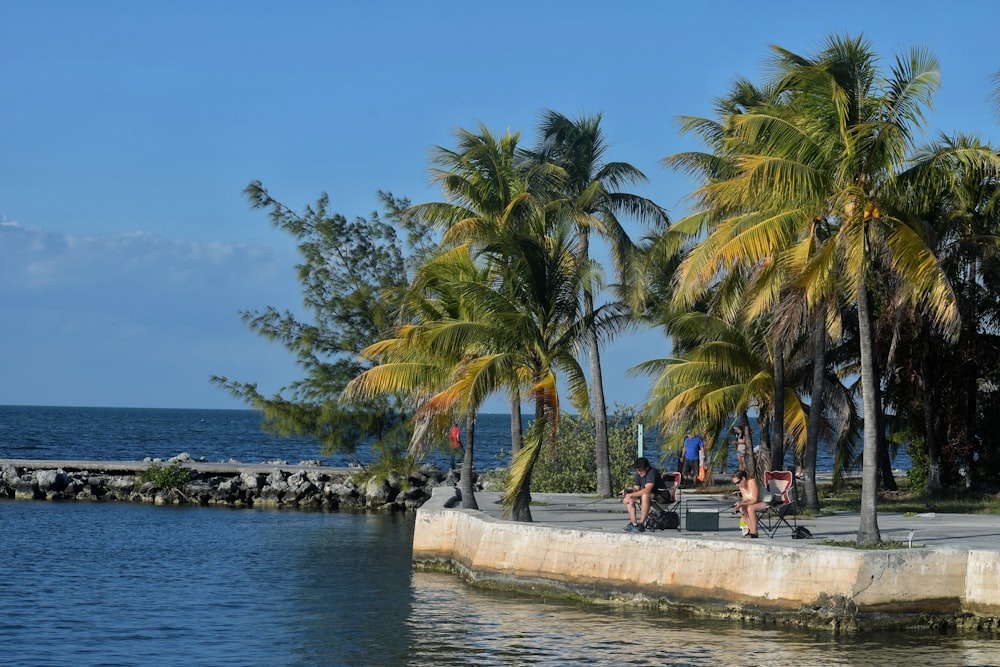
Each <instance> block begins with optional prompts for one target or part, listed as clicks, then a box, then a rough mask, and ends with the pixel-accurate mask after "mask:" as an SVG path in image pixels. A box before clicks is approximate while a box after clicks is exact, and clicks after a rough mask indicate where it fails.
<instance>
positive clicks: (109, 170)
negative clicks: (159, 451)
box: [0, 0, 1000, 411]
mask: <svg viewBox="0 0 1000 667" xmlns="http://www.w3.org/2000/svg"><path fill="white" fill-rule="evenodd" d="M679 4H680V3H667V2H643V1H637V2H628V3H607V2H591V1H588V0H580V1H576V2H572V3H571V2H542V1H541V0H533V1H532V2H522V1H521V0H513V1H509V2H505V3H499V4H496V3H490V4H486V3H470V2H426V3H415V2H392V1H387V2H366V3H362V2H352V3H344V2H307V1H294V0H293V1H289V2H281V3H279V2H255V1H253V0H247V1H242V2H235V1H233V2H229V1H225V0H217V1H214V2H203V1H190V0H181V1H173V2H137V1H132V0H129V1H107V0H92V1H91V2H76V1H73V0H61V1H54V0H3V2H2V4H0V350H2V354H0V404H22V405H93V406H134V407H209V408H235V407H242V405H241V404H240V403H238V402H237V401H235V400H234V399H232V398H231V397H230V396H228V395H227V394H225V393H223V392H222V391H221V390H219V389H217V388H216V387H214V386H213V385H211V384H210V383H209V381H208V377H209V376H210V375H212V374H218V375H224V376H228V377H230V378H233V379H238V380H246V381H254V382H258V383H259V386H260V388H261V390H262V391H264V392H265V393H268V394H269V393H272V392H274V391H276V390H277V389H279V388H280V387H281V386H283V385H285V384H287V383H289V382H290V381H292V380H293V379H295V378H296V377H297V369H296V368H295V366H294V364H293V362H292V360H291V359H290V357H289V356H288V355H287V354H286V353H285V351H284V350H283V348H281V347H280V346H278V345H276V344H272V343H268V342H266V341H264V340H262V339H260V338H258V337H256V336H255V335H254V334H252V333H251V332H249V331H248V330H247V329H246V328H245V327H244V326H243V325H242V324H241V323H240V321H239V317H238V314H237V313H238V311H240V310H242V309H255V308H262V307H264V306H267V305H274V306H276V307H279V308H291V309H297V308H298V305H299V303H300V301H301V298H300V297H301V292H300V290H299V287H298V284H297V282H296V280H295V273H294V265H295V263H296V261H297V258H296V255H295V251H294V245H293V243H292V242H291V240H290V239H289V238H287V237H286V236H285V235H283V234H282V233H281V232H278V231H276V230H274V229H272V228H271V227H270V225H269V223H268V221H267V218H266V216H265V215H264V214H262V213H260V212H255V211H251V210H250V209H249V207H248V205H247V203H246V200H245V199H244V198H243V196H242V190H243V188H244V187H245V186H246V185H247V184H248V183H249V182H250V181H252V180H255V179H259V180H261V181H263V183H264V184H265V186H266V187H267V188H268V189H269V190H270V191H271V193H272V194H273V195H275V196H276V197H277V198H279V199H280V200H282V201H283V202H285V203H286V204H288V205H289V206H291V207H293V208H296V209H301V208H302V207H303V206H305V205H306V204H309V203H312V202H313V201H315V199H316V198H317V197H318V196H319V195H320V193H322V192H324V191H325V192H328V193H329V195H330V199H331V203H332V208H333V209H334V210H336V211H338V212H341V213H343V214H345V215H347V216H348V217H353V216H355V215H367V214H369V213H370V212H371V211H372V210H374V209H375V208H376V207H377V202H376V197H375V193H376V191H377V190H379V189H382V190H389V191H392V192H393V193H394V194H396V195H397V196H405V197H409V198H410V199H411V200H413V201H414V202H421V201H431V200H438V199H439V198H440V197H439V195H438V194H437V193H436V192H434V191H433V190H431V189H430V187H429V184H428V172H427V167H428V162H427V159H428V155H429V154H430V151H431V149H432V148H433V147H434V146H435V145H442V146H449V147H450V146H452V132H453V131H454V129H456V128H459V127H464V128H475V127H476V126H477V124H478V123H480V122H482V123H484V124H485V125H486V126H487V127H489V128H490V129H491V130H493V131H495V132H502V131H504V130H506V129H508V128H510V129H513V130H521V131H522V133H523V136H524V137H525V139H526V140H529V141H530V140H532V139H533V138H534V128H535V125H536V122H537V120H538V118H539V117H540V115H541V113H542V112H543V111H544V110H545V109H555V110H558V111H560V112H562V113H564V114H566V115H569V116H577V115H579V114H581V113H588V114H592V113H598V112H599V113H602V114H603V122H602V127H603V129H604V133H605V136H606V138H607V140H608V142H609V143H610V145H611V146H612V151H611V154H610V158H611V159H615V160H623V161H627V162H631V163H632V164H634V165H636V166H637V167H639V168H640V169H642V170H643V171H644V172H645V173H646V175H647V176H648V177H649V183H647V184H646V185H644V186H643V187H642V188H640V189H639V191H640V192H641V193H642V194H644V195H646V196H649V197H651V198H653V199H655V200H656V201H657V202H659V203H660V204H662V205H663V206H666V207H667V208H668V209H669V210H670V211H671V213H672V214H673V215H674V216H675V217H676V216H679V215H681V214H683V213H684V201H683V198H684V196H685V195H686V193H687V192H689V190H690V188H691V184H690V183H689V182H688V181H687V180H686V178H685V177H684V176H682V175H680V174H676V173H673V172H670V171H667V170H666V169H664V168H663V167H661V166H660V164H659V161H660V159H661V158H663V157H664V156H666V155H669V154H671V153H674V152H677V151H680V150H689V149H694V148H697V147H698V146H697V145H696V144H693V143H691V141H690V140H689V139H688V138H686V137H681V136H679V135H678V132H677V124H676V121H675V118H676V117H677V116H679V115H708V114H710V113H711V105H712V100H713V99H714V98H715V97H717V96H719V95H722V94H723V93H725V91H726V90H727V88H728V87H729V84H730V83H731V82H732V81H733V80H734V79H735V78H736V77H737V76H741V75H742V76H747V77H749V78H751V79H754V80H759V79H760V77H761V76H762V74H763V63H764V60H765V58H766V56H767V52H768V46H769V45H770V44H777V45H780V46H782V47H785V48H788V49H790V50H793V51H797V52H800V53H807V54H808V53H812V52H814V51H815V50H816V49H817V48H818V47H819V45H820V44H821V42H822V41H823V40H824V39H825V38H826V37H827V36H828V35H831V34H850V35H857V34H863V35H864V36H865V37H866V38H868V39H869V40H870V41H871V42H872V44H873V46H874V48H875V49H876V51H877V52H878V53H880V54H881V55H882V56H883V59H884V61H885V64H886V65H887V66H888V65H889V64H890V63H891V59H892V56H893V55H894V54H895V53H901V52H904V51H906V50H908V49H909V48H910V47H911V46H913V45H924V46H926V47H927V48H929V49H930V50H931V51H932V52H934V53H935V54H936V55H937V57H938V58H939V59H940V61H941V69H942V75H943V76H942V79H943V82H942V86H941V89H940V92H939V93H938V96H937V98H936V101H935V112H934V114H933V115H932V116H931V117H930V119H929V120H930V131H931V133H932V134H936V133H938V132H946V133H952V132H955V131H962V132H972V133H977V134H979V135H980V136H981V137H983V138H984V139H986V140H990V141H993V142H994V143H1000V141H998V131H1000V122H998V121H997V119H996V117H995V116H994V114H993V107H992V105H991V103H990V97H989V96H990V90H991V84H990V79H991V76H992V75H993V74H994V73H996V72H997V71H1000V51H998V50H997V49H996V46H995V45H996V34H995V30H996V26H997V25H1000V5H998V4H997V3H995V2H974V3H971V2H970V3H962V4H961V5H959V4H958V3H910V2H897V1H888V2H870V1H868V2H855V1H854V0H848V1H845V2H840V3H837V5H836V8H835V9H834V8H833V7H831V8H830V10H829V11H825V10H823V11H821V10H820V9H818V8H813V6H812V5H809V3H802V2H756V3H736V2H725V1H721V2H716V3H711V4H703V3H685V5H687V6H685V7H683V8H681V7H679V6H677V5H679ZM634 231H635V234H636V235H638V234H639V233H640V231H641V230H639V229H638V228H635V230H634ZM668 349H669V348H668V347H667V345H666V343H665V341H664V340H663V338H662V336H660V335H659V334H658V333H657V332H645V333H640V334H635V335H631V336H624V337H622V338H620V339H619V340H617V341H615V342H613V343H612V344H611V345H610V346H609V347H608V349H607V351H606V353H605V369H606V370H605V380H606V386H607V390H608V397H609V401H610V402H612V403H614V402H619V403H624V404H637V403H640V402H641V401H642V399H643V396H644V395H645V392H646V389H647V387H648V381H647V380H645V379H643V378H633V377H629V376H627V375H626V374H625V370H626V369H627V368H628V367H630V366H632V365H634V364H636V363H638V362H640V361H643V360H645V359H649V358H653V357H657V356H662V355H664V354H666V353H667V352H668ZM490 407H494V408H496V410H497V411H505V407H504V404H503V401H496V402H495V403H494V404H493V405H492V406H487V408H488V409H489V408H490Z"/></svg>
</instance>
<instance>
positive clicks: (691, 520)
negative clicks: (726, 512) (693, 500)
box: [686, 507, 719, 533]
mask: <svg viewBox="0 0 1000 667" xmlns="http://www.w3.org/2000/svg"><path fill="white" fill-rule="evenodd" d="M686 530H689V531H695V532H702V533H704V532H706V531H710V530H715V531H717V530H719V510H717V509H715V508H702V507H688V510H687V526H686Z"/></svg>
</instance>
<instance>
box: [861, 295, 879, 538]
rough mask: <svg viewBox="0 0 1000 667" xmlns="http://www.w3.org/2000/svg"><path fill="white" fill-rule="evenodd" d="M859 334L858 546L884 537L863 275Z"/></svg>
mask: <svg viewBox="0 0 1000 667" xmlns="http://www.w3.org/2000/svg"><path fill="white" fill-rule="evenodd" d="M857 303H858V338H859V343H860V348H861V405H862V415H863V418H864V450H863V455H862V461H863V467H862V474H861V518H860V522H859V524H858V539H857V541H858V546H872V545H875V544H878V543H879V542H881V541H882V536H881V534H880V533H879V529H878V468H879V459H878V424H879V418H878V413H879V408H878V392H877V391H876V386H875V385H876V383H877V382H878V379H877V376H876V374H875V363H874V350H873V348H874V345H873V339H874V332H873V330H872V316H871V305H870V303H869V302H868V291H867V287H866V286H865V283H864V278H863V277H862V279H861V286H860V287H859V288H858V299H857Z"/></svg>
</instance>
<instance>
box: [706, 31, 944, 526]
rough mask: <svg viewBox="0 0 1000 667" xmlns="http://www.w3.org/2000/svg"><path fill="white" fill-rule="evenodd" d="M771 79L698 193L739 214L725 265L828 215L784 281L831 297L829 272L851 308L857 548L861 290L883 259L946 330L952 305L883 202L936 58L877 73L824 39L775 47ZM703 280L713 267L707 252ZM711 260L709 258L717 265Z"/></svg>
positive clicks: (868, 385) (867, 317)
mask: <svg viewBox="0 0 1000 667" xmlns="http://www.w3.org/2000/svg"><path fill="white" fill-rule="evenodd" d="M771 69H772V71H773V72H774V76H773V78H772V80H771V82H770V84H769V85H770V86H771V87H773V89H775V90H779V91H782V104H781V105H780V106H779V107H776V108H768V107H763V108H759V109H753V110H751V111H750V112H749V113H743V114H733V115H730V116H728V117H727V119H726V120H727V122H728V126H727V130H728V131H730V132H731V133H732V135H733V137H735V141H734V143H736V144H737V148H738V149H740V150H738V151H736V152H733V153H730V154H729V164H730V165H731V166H733V167H734V168H735V175H733V176H732V177H727V178H724V179H720V180H719V181H717V182H714V183H710V184H709V185H707V186H706V187H705V189H704V193H703V194H704V199H705V200H706V201H707V202H710V203H713V205H714V206H715V207H716V208H719V209H721V210H723V211H725V212H727V213H728V212H731V211H736V212H741V211H742V212H750V214H749V215H747V214H744V216H743V217H744V222H745V223H746V224H744V225H743V226H740V227H737V229H739V230H740V234H739V235H732V234H731V235H730V236H729V237H727V239H728V240H731V241H733V242H732V243H731V244H730V245H729V246H727V248H726V249H727V250H728V251H730V253H731V254H730V255H729V259H728V263H729V264H732V263H733V262H737V263H749V264H751V265H753V264H756V263H758V262H759V261H761V260H763V259H766V258H768V257H779V258H783V257H795V255H794V254H791V255H789V254H786V253H784V252H783V253H781V255H775V254H774V251H775V249H790V248H794V247H795V246H796V244H798V243H800V242H801V239H803V238H804V237H805V235H806V234H805V232H804V230H806V229H807V228H808V227H809V226H810V225H811V224H812V222H813V221H814V220H816V219H817V218H820V217H823V216H829V217H832V218H833V219H835V221H836V228H835V230H833V233H832V234H831V236H830V238H829V240H827V241H826V242H825V244H824V248H823V249H822V250H821V251H819V252H816V253H814V254H812V255H811V256H810V255H801V254H800V257H803V258H804V259H805V261H802V262H799V263H798V264H795V265H794V266H793V268H794V271H793V275H794V276H795V277H794V280H795V281H796V283H797V284H799V285H801V286H802V288H803V289H804V292H805V298H806V299H807V302H808V303H810V304H819V303H822V302H824V301H826V300H827V299H829V298H830V296H831V294H832V290H831V283H830V281H829V280H828V279H827V278H828V277H829V276H839V277H840V279H841V280H844V281H845V282H844V283H843V287H844V288H846V289H847V290H848V292H849V294H850V295H851V298H852V299H853V300H854V303H855V304H856V307H857V311H858V322H859V347H860V359H861V370H860V378H861V386H862V405H863V414H864V420H865V425H866V428H865V429H864V464H863V465H864V473H863V484H862V512H861V521H860V524H859V529H858V542H859V543H860V544H873V543H877V542H878V541H880V535H879V531H878V523H877V510H876V506H877V495H876V491H877V473H878V433H877V425H878V424H879V415H880V414H881V410H880V406H879V404H878V401H877V396H878V393H877V390H878V386H877V382H878V378H877V375H876V371H875V368H876V364H875V363H874V362H875V360H874V356H873V355H874V347H873V336H874V331H873V327H872V322H873V316H872V312H871V308H872V303H871V300H870V295H869V288H870V287H871V286H872V284H873V281H874V280H876V279H877V278H878V273H877V272H876V268H878V267H881V266H890V267H892V270H893V272H894V275H895V278H896V280H897V281H898V282H900V283H902V284H905V285H907V286H908V287H910V288H912V289H909V291H908V294H909V295H910V297H911V300H910V303H912V304H914V305H916V304H917V303H918V302H919V303H920V304H921V305H922V306H923V307H924V308H925V309H926V312H927V313H928V315H929V317H930V320H931V321H932V322H933V323H934V324H935V325H937V326H939V327H941V328H943V329H949V328H952V327H953V326H954V322H955V316H956V310H955V306H954V298H953V295H952V293H951V290H950V289H949V286H948V282H947V280H946V279H945V276H944V274H943V273H942V272H941V270H940V267H939V266H938V264H937V262H936V260H935V258H934V255H933V253H932V252H931V250H930V249H929V248H928V247H927V244H926V243H925V241H924V239H923V238H922V236H921V234H920V233H919V232H918V230H916V229H914V228H913V226H912V225H911V221H909V220H907V219H903V218H899V217H895V216H891V215H888V214H883V213H882V211H883V210H885V206H884V202H888V201H893V200H896V199H899V198H900V197H901V194H900V191H899V187H898V184H897V182H896V176H897V175H898V173H899V172H900V171H901V170H902V169H903V167H904V165H905V163H906V160H907V157H908V155H909V153H910V151H911V150H912V146H913V135H914V132H915V130H917V129H919V128H920V127H921V126H922V124H923V110H924V108H926V106H927V105H928V104H929V103H930V100H931V97H932V95H933V92H934V90H935V89H936V86H937V83H938V81H939V78H940V75H939V72H938V66H937V62H936V60H935V59H934V58H933V56H931V55H930V54H929V53H927V52H926V51H925V50H923V49H920V48H915V49H913V50H912V51H911V52H910V54H909V55H908V56H907V57H905V58H897V59H896V62H895V65H894V67H893V69H892V73H891V75H889V76H885V75H884V74H883V73H882V71H881V70H880V68H879V67H878V64H877V58H876V55H875V54H874V53H873V51H872V50H871V47H870V45H869V44H868V43H867V42H865V41H864V40H863V39H861V38H839V37H831V38H829V39H828V40H827V42H826V44H825V46H824V48H823V49H822V50H821V51H820V52H819V54H817V55H816V56H814V57H803V56H800V55H797V54H794V53H792V52H789V51H787V50H785V49H781V48H779V47H774V56H773V59H772V62H771ZM719 256H720V255H719V254H718V253H717V252H715V253H707V254H706V255H705V256H703V257H702V258H701V260H700V261H701V263H702V266H703V267H707V269H706V270H705V271H703V272H702V275H701V276H700V277H701V279H702V280H704V279H705V278H707V277H709V276H710V275H711V273H713V272H714V270H715V269H714V268H713V265H712V262H713V261H716V262H717V261H718V260H717V259H716V260H713V258H717V257H719ZM716 266H717V265H716Z"/></svg>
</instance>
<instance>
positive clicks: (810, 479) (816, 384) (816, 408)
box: [802, 318, 826, 510]
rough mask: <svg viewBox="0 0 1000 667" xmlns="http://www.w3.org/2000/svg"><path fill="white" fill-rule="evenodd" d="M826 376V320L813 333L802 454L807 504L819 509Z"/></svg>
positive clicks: (809, 506) (818, 324)
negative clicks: (818, 477)
mask: <svg viewBox="0 0 1000 667" xmlns="http://www.w3.org/2000/svg"><path fill="white" fill-rule="evenodd" d="M825 378H826V322H825V321H823V319H822V318H820V320H819V321H818V322H817V323H816V331H815V333H814V334H813V375H812V392H811V394H810V400H809V423H808V424H807V426H806V451H805V453H804V454H803V456H802V472H803V476H804V477H805V479H804V480H803V481H802V486H803V493H804V495H805V506H806V507H807V508H809V509H813V510H818V509H819V492H818V490H817V489H816V455H817V453H818V450H819V431H820V427H821V426H822V422H823V383H824V380H825Z"/></svg>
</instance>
